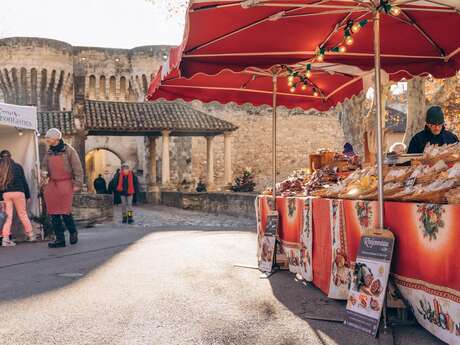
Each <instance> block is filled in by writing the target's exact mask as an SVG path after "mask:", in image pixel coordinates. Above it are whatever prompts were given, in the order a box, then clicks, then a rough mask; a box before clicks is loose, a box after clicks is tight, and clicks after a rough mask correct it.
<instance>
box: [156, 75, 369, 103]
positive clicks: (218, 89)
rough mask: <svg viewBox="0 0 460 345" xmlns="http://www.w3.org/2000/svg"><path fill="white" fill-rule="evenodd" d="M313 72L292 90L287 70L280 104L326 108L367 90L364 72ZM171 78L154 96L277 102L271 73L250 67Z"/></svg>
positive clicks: (281, 80)
mask: <svg viewBox="0 0 460 345" xmlns="http://www.w3.org/2000/svg"><path fill="white" fill-rule="evenodd" d="M312 72H313V73H312V76H311V77H310V78H309V79H308V81H305V84H306V85H305V86H304V87H303V89H302V85H303V84H304V83H301V82H299V80H298V78H296V79H295V80H294V82H296V84H295V88H296V90H295V92H291V90H290V88H291V87H290V86H289V85H288V80H287V77H286V73H284V74H283V75H284V76H281V77H278V82H277V85H278V87H277V89H278V92H277V104H278V105H284V106H286V107H288V108H293V107H301V108H303V109H310V108H315V109H317V110H320V111H325V110H328V109H329V108H331V107H332V106H334V105H336V104H337V103H339V102H342V101H343V100H344V99H345V98H350V97H351V96H353V95H355V94H357V93H359V92H360V91H361V90H363V79H362V78H361V77H360V76H356V75H350V74H344V73H339V72H334V71H325V70H313V71H312ZM332 73H333V74H332ZM168 78H169V79H167V80H164V81H163V82H162V83H161V86H160V87H159V88H158V89H157V90H156V92H155V91H153V92H152V93H151V95H150V97H149V99H150V100H155V99H160V98H164V99H167V100H175V99H183V100H185V101H187V102H189V101H193V100H195V99H199V100H201V101H203V102H212V101H218V102H220V103H228V102H232V101H233V102H235V103H237V104H244V103H252V104H253V105H264V104H265V105H270V106H271V105H272V102H273V81H272V76H271V75H270V74H269V73H263V72H259V71H254V70H250V69H247V70H245V71H241V72H233V71H230V70H228V69H226V70H223V71H221V72H220V73H218V74H217V75H207V74H203V73H199V74H196V75H194V76H193V77H192V78H189V79H187V78H179V77H177V76H176V77H173V76H172V75H171V74H170V75H169V76H168ZM152 85H154V84H152ZM315 91H316V92H317V95H316V94H315Z"/></svg>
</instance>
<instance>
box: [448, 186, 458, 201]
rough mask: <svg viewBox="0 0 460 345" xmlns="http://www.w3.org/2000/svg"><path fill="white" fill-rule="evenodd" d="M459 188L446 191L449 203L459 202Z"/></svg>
mask: <svg viewBox="0 0 460 345" xmlns="http://www.w3.org/2000/svg"><path fill="white" fill-rule="evenodd" d="M459 191H460V188H455V189H451V190H449V191H448V192H447V193H446V199H447V202H448V203H449V204H460V194H459Z"/></svg>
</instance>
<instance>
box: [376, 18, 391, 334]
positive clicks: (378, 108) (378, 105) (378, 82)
mask: <svg viewBox="0 0 460 345" xmlns="http://www.w3.org/2000/svg"><path fill="white" fill-rule="evenodd" d="M373 17H374V18H373V19H374V62H375V100H376V111H377V178H378V212H379V229H380V230H381V229H383V226H384V224H383V219H384V194H383V144H382V117H383V116H382V81H381V75H380V12H379V10H378V9H375V10H374V13H373ZM382 314H383V327H384V328H385V329H386V328H387V327H388V315H387V303H386V297H385V301H384V303H383V311H382Z"/></svg>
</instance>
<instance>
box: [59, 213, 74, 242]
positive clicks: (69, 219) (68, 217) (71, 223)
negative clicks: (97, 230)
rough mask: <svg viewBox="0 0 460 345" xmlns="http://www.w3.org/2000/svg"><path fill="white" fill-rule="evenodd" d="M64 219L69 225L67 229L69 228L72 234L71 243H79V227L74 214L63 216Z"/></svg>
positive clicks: (66, 224)
mask: <svg viewBox="0 0 460 345" xmlns="http://www.w3.org/2000/svg"><path fill="white" fill-rule="evenodd" d="M62 219H63V220H64V224H65V226H66V227H67V230H69V234H70V236H69V237H70V241H69V242H70V244H77V243H78V231H77V227H76V226H75V221H74V220H73V216H72V215H71V214H69V215H65V216H62Z"/></svg>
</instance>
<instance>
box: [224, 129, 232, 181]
mask: <svg viewBox="0 0 460 345" xmlns="http://www.w3.org/2000/svg"><path fill="white" fill-rule="evenodd" d="M231 135H232V133H231V132H225V133H224V183H225V185H231V184H232V182H233V173H232V137H231Z"/></svg>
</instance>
